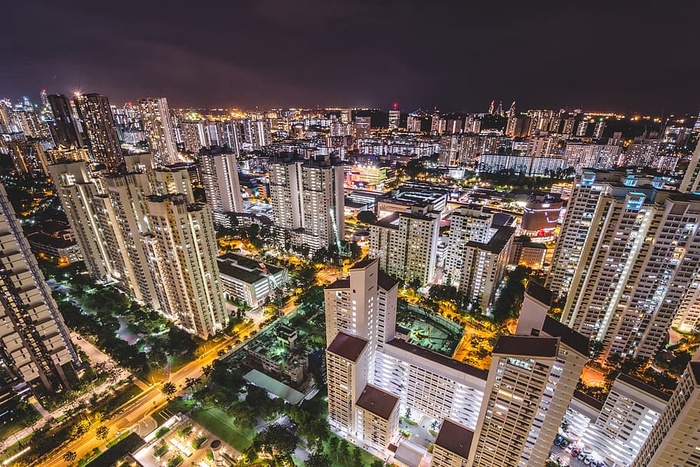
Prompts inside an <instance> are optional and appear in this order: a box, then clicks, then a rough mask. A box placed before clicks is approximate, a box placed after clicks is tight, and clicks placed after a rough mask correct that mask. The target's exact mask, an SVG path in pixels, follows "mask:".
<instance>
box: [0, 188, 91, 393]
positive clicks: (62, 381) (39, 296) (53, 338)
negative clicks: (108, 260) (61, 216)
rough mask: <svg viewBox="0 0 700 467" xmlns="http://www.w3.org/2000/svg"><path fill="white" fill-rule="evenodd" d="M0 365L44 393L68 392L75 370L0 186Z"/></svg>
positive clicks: (68, 343)
mask: <svg viewBox="0 0 700 467" xmlns="http://www.w3.org/2000/svg"><path fill="white" fill-rule="evenodd" d="M0 292H2V293H0V322H2V326H0V342H2V346H1V347H0V364H2V366H3V370H4V371H7V372H8V373H10V375H11V376H13V377H17V378H19V379H21V380H23V381H25V382H27V383H29V384H31V385H39V384H40V385H42V386H43V387H44V388H45V389H47V390H49V391H54V390H57V389H59V388H63V389H66V388H69V387H70V383H69V378H70V376H67V375H66V373H68V374H69V375H70V374H71V373H73V371H74V368H75V367H77V366H78V365H79V364H80V360H79V359H78V355H77V354H76V352H75V349H74V348H73V344H72V342H71V340H70V335H69V333H68V329H67V328H66V326H65V324H64V323H63V317H62V316H61V314H60V312H59V311H58V306H57V305H56V302H55V301H54V299H53V297H52V296H51V291H50V290H49V287H48V286H47V285H46V281H45V279H44V275H43V274H42V273H41V270H40V269H39V266H38V264H37V262H36V259H35V258H34V255H33V254H32V252H31V250H30V249H29V243H28V242H27V239H26V238H25V236H24V233H23V232H22V227H21V226H20V225H19V222H18V221H17V216H16V214H15V211H14V209H13V208H12V205H10V202H9V200H8V199H7V193H6V192H5V188H4V187H3V186H1V185H0Z"/></svg>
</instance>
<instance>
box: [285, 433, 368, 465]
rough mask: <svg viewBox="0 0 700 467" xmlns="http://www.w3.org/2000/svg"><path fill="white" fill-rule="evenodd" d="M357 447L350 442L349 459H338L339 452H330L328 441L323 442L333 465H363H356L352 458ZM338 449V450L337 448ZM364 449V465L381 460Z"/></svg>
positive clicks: (295, 460)
mask: <svg viewBox="0 0 700 467" xmlns="http://www.w3.org/2000/svg"><path fill="white" fill-rule="evenodd" d="M331 436H333V437H335V438H338V439H342V438H340V437H338V436H336V435H334V434H333V433H331ZM354 449H355V445H354V444H352V443H350V455H349V456H348V459H347V460H343V459H338V458H337V457H338V453H337V452H330V448H329V447H328V441H326V442H324V443H323V452H324V453H325V454H327V455H328V457H330V458H331V465H332V466H333V467H361V466H356V465H355V462H354V461H353V460H352V452H353V450H354ZM336 451H337V450H336ZM361 451H362V466H365V467H369V466H370V465H372V462H374V461H377V460H381V459H379V458H378V457H374V456H373V455H372V454H370V453H368V452H367V451H365V450H361ZM294 462H295V463H297V465H300V466H301V465H303V462H300V461H298V460H297V459H294Z"/></svg>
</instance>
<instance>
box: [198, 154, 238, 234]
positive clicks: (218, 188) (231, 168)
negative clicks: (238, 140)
mask: <svg viewBox="0 0 700 467" xmlns="http://www.w3.org/2000/svg"><path fill="white" fill-rule="evenodd" d="M198 158H199V173H200V178H201V181H202V185H203V186H204V192H205V193H206V196H207V203H208V204H209V206H211V208H212V211H213V212H214V222H215V223H217V224H220V225H227V226H228V225H229V219H228V215H229V214H231V213H236V212H238V213H240V212H243V198H242V197H241V185H240V182H239V180H238V163H237V162H236V155H235V154H232V153H230V152H229V150H228V149H224V148H220V147H215V148H209V149H201V150H200V151H199V157H198Z"/></svg>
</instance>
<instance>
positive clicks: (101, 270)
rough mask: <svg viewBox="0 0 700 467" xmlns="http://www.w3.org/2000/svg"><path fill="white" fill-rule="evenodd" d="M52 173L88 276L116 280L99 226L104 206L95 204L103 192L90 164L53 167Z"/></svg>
mask: <svg viewBox="0 0 700 467" xmlns="http://www.w3.org/2000/svg"><path fill="white" fill-rule="evenodd" d="M49 173H50V174H51V179H52V180H53V183H54V185H55V186H56V191H57V193H58V196H59V198H60V200H61V206H63V211H64V212H65V214H66V217H67V218H68V222H69V223H70V226H71V229H72V230H73V233H74V234H75V241H76V243H77V244H78V246H79V247H80V251H81V253H82V255H83V259H84V261H85V267H86V268H87V270H88V273H90V275H91V276H93V277H99V278H106V277H115V276H116V275H117V273H116V272H115V269H116V267H115V265H114V261H113V260H112V259H111V258H110V256H109V252H108V248H107V243H106V241H105V240H104V235H103V233H102V228H103V227H102V226H100V224H99V212H98V209H99V208H100V206H101V204H102V203H96V202H95V201H94V200H95V199H97V198H98V197H99V196H101V195H102V191H101V188H100V186H99V182H98V180H97V179H96V178H95V177H93V175H92V174H91V173H90V171H89V170H88V164H87V162H85V161H72V162H65V163H59V164H54V165H51V166H49Z"/></svg>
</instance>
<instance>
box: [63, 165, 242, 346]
mask: <svg viewBox="0 0 700 467" xmlns="http://www.w3.org/2000/svg"><path fill="white" fill-rule="evenodd" d="M125 169H126V171H125V173H119V174H100V175H99V176H93V175H91V174H90V172H89V171H88V169H87V165H86V163H85V162H71V163H65V164H56V165H52V166H51V167H50V171H51V175H52V178H53V180H54V183H55V184H56V188H57V191H58V193H59V196H60V198H61V204H62V205H63V209H64V211H65V212H66V216H67V217H68V221H69V222H70V225H71V227H72V229H73V231H74V232H75V234H76V240H77V243H78V246H79V247H80V249H81V252H82V253H83V255H84V258H85V264H86V266H87V269H88V271H89V272H90V274H91V275H92V276H94V277H99V278H107V279H109V280H112V281H115V282H116V283H117V284H119V286H120V287H121V288H122V289H123V290H125V291H127V292H129V293H130V294H131V295H132V296H133V297H134V298H135V299H136V300H138V301H140V302H144V303H148V304H149V305H151V306H152V307H153V308H154V309H155V310H158V311H159V312H161V313H163V314H164V315H165V316H166V317H168V318H169V319H171V320H172V321H174V322H175V323H176V324H177V325H178V326H181V327H182V328H184V329H185V330H186V331H188V332H190V333H193V334H197V335H198V336H200V337H201V338H203V339H206V338H208V337H210V336H212V335H213V334H215V333H217V332H218V331H220V330H221V329H223V327H225V326H226V324H227V323H228V315H227V313H226V307H225V305H224V301H223V289H222V286H221V283H220V279H219V272H218V266H217V264H216V255H217V247H216V236H215V232H214V224H213V221H212V217H211V216H212V214H211V210H210V209H209V207H208V206H206V205H203V204H196V203H194V196H193V194H192V188H191V186H190V181H189V177H188V174H187V171H186V170H185V169H182V170H171V169H156V170H154V169H153V161H152V159H151V156H150V155H149V154H139V155H130V156H126V157H125Z"/></svg>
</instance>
